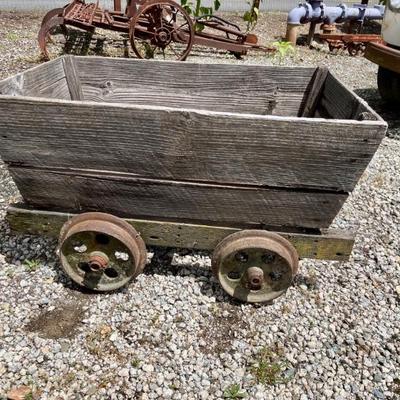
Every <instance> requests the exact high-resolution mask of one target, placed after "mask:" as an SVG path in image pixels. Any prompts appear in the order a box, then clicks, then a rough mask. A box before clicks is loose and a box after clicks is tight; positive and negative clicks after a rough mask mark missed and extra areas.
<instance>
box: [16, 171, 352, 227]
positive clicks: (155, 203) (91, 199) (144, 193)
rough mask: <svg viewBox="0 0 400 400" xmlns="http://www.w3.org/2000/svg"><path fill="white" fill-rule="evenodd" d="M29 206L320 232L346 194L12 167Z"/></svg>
mask: <svg viewBox="0 0 400 400" xmlns="http://www.w3.org/2000/svg"><path fill="white" fill-rule="evenodd" d="M9 171H10V173H11V175H12V177H13V179H14V181H15V183H16V184H17V187H18V188H19V191H20V193H21V195H22V197H23V198H24V200H25V202H26V203H27V204H29V205H30V206H33V207H37V208H41V209H51V210H65V211H70V212H81V211H104V212H109V213H111V214H115V215H119V216H123V217H140V218H152V219H167V220H175V221H179V220H181V221H182V220H186V221H195V222H199V221H200V222H201V223H208V222H210V223H213V224H217V225H218V224H227V225H228V226H238V227H260V226H269V227H280V230H285V229H283V228H282V227H287V228H289V227H290V228H308V229H319V228H326V227H328V226H329V225H330V223H331V222H332V220H333V218H334V217H335V216H336V214H337V213H338V211H339V210H340V208H341V206H342V204H343V202H344V201H345V200H346V198H347V195H345V194H337V193H319V192H312V191H311V192H308V191H306V192H302V191H287V190H274V189H261V188H255V187H248V186H227V185H211V184H198V183H197V184H195V183H184V182H176V181H161V180H152V179H138V178H136V177H134V176H131V175H129V174H110V173H108V174H106V173H102V174H99V173H94V172H91V171H86V172H85V171H51V170H47V169H30V168H19V167H11V168H9Z"/></svg>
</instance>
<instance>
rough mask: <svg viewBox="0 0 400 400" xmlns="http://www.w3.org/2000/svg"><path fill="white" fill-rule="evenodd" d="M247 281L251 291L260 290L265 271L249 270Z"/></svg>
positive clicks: (257, 268) (253, 268)
mask: <svg viewBox="0 0 400 400" xmlns="http://www.w3.org/2000/svg"><path fill="white" fill-rule="evenodd" d="M247 280H248V285H249V288H250V289H251V290H260V289H261V288H262V285H263V282H264V271H263V270H262V269H261V268H259V267H250V268H248V269H247Z"/></svg>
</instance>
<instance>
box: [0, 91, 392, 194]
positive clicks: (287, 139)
mask: <svg viewBox="0 0 400 400" xmlns="http://www.w3.org/2000/svg"><path fill="white" fill-rule="evenodd" d="M0 130H1V131H3V132H6V134H4V135H0V155H1V157H2V158H3V160H4V161H5V162H6V163H11V164H15V163H16V164H18V165H25V166H32V167H43V166H45V167H61V168H82V169H96V170H97V169H102V170H104V171H116V172H129V173H134V174H136V175H137V176H139V177H147V178H160V179H174V180H188V181H201V182H219V183H227V184H252V185H260V186H267V187H279V188H282V187H284V188H295V189H305V188H308V189H316V190H329V191H339V192H349V191H351V190H352V189H353V188H354V186H355V184H356V183H357V181H358V179H359V177H360V176H361V174H362V172H363V171H364V170H365V168H366V166H367V165H368V163H369V161H370V159H371V158H372V156H373V154H374V153H375V151H376V149H377V147H378V145H379V143H380V142H381V140H382V138H383V137H384V134H385V131H386V124H385V123H384V122H383V121H376V122H375V121H363V122H357V121H333V120H322V119H310V118H284V117H273V116H255V115H240V114H231V113H224V114H223V113H214V112H207V111H192V110H176V109H171V108H165V107H150V106H123V105H111V104H96V103H87V102H85V103H83V102H80V103H77V102H74V103H71V102H60V101H50V100H44V99H43V100H42V99H41V100H35V99H21V98H12V97H0Z"/></svg>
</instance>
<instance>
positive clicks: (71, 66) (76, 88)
mask: <svg viewBox="0 0 400 400" xmlns="http://www.w3.org/2000/svg"><path fill="white" fill-rule="evenodd" d="M62 61H63V63H64V71H65V78H66V80H67V84H68V88H69V92H70V95H71V100H84V97H83V93H82V86H81V82H80V79H79V76H78V72H77V69H76V65H75V59H74V57H73V56H65V57H63V59H62Z"/></svg>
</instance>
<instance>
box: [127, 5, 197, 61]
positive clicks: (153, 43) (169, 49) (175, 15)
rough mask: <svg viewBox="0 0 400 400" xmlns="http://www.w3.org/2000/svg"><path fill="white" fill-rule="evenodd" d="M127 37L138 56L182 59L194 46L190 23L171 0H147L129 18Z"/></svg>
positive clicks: (181, 9) (187, 16) (182, 10)
mask: <svg viewBox="0 0 400 400" xmlns="http://www.w3.org/2000/svg"><path fill="white" fill-rule="evenodd" d="M129 38H130V41H131V45H132V49H133V51H134V53H135V54H136V56H137V57H138V58H156V59H157V58H158V59H172V60H179V61H183V60H185V59H186V57H187V56H188V55H189V53H190V51H191V49H192V46H193V40H194V27H193V22H192V19H191V18H190V16H189V14H188V13H187V12H186V11H185V10H184V9H183V8H182V7H181V6H180V5H178V4H177V3H175V2H174V1H172V0H161V1H160V0H150V1H146V2H145V4H144V5H143V6H142V7H141V8H140V9H139V11H138V12H137V14H136V15H135V16H134V17H132V19H131V21H130V23H129Z"/></svg>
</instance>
